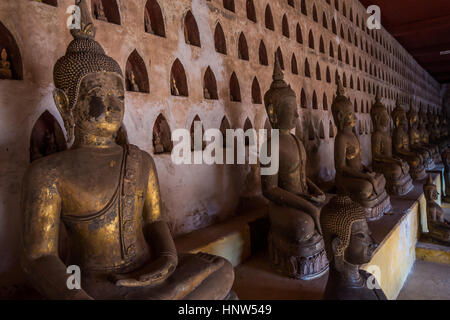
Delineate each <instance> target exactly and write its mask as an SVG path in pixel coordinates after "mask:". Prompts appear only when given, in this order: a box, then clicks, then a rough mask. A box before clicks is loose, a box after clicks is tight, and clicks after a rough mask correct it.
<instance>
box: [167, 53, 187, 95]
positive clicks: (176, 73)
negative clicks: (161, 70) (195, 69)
mask: <svg viewBox="0 0 450 320" xmlns="http://www.w3.org/2000/svg"><path fill="white" fill-rule="evenodd" d="M170 92H171V94H172V95H173V96H182V97H188V96H189V90H188V85H187V78H186V72H185V71H184V67H183V64H182V63H181V62H180V60H178V59H176V60H175V62H174V63H173V65H172V69H171V71H170Z"/></svg>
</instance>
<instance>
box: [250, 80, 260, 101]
mask: <svg viewBox="0 0 450 320" xmlns="http://www.w3.org/2000/svg"><path fill="white" fill-rule="evenodd" d="M252 103H253V104H262V97H261V87H260V86H259V81H258V79H257V78H256V77H254V78H253V83H252Z"/></svg>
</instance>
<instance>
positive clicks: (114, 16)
mask: <svg viewBox="0 0 450 320" xmlns="http://www.w3.org/2000/svg"><path fill="white" fill-rule="evenodd" d="M91 3H92V14H93V16H94V18H95V19H97V20H101V21H105V22H109V23H114V24H118V25H120V11H119V6H118V5H117V0H92V1H91Z"/></svg>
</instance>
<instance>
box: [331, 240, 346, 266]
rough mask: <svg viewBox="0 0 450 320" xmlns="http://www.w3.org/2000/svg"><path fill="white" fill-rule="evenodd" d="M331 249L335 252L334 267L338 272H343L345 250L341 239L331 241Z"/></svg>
mask: <svg viewBox="0 0 450 320" xmlns="http://www.w3.org/2000/svg"><path fill="white" fill-rule="evenodd" d="M331 249H332V250H333V258H334V266H335V268H336V270H337V271H339V272H342V271H343V270H344V249H343V248H342V241H341V239H339V237H335V238H334V239H333V240H332V241H331Z"/></svg>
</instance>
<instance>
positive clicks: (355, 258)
mask: <svg viewBox="0 0 450 320" xmlns="http://www.w3.org/2000/svg"><path fill="white" fill-rule="evenodd" d="M320 224H321V226H322V231H323V238H324V241H325V249H326V251H327V257H328V260H329V261H333V260H334V267H335V268H336V270H337V271H339V272H343V271H344V269H345V268H346V265H348V264H350V265H362V264H365V263H368V262H369V261H370V260H371V258H372V256H373V254H374V251H375V249H376V247H377V245H376V244H375V242H374V241H373V239H372V237H371V233H370V230H369V227H368V225H367V221H366V213H365V210H364V208H363V207H362V206H361V205H360V204H358V203H357V202H354V201H353V200H352V199H351V198H350V197H349V196H348V195H345V194H338V195H337V196H335V197H334V198H332V199H331V200H330V202H329V203H328V204H327V205H326V206H325V207H324V208H323V209H322V212H321V215H320Z"/></svg>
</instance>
